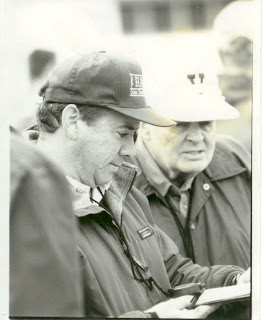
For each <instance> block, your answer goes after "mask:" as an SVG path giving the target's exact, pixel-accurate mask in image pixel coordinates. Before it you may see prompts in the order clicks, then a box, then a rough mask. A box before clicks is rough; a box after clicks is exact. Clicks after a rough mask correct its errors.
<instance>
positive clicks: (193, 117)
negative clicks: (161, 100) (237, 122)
mask: <svg viewBox="0 0 262 320" xmlns="http://www.w3.org/2000/svg"><path fill="white" fill-rule="evenodd" d="M185 102H186V101H183V102H181V103H179V102H176V105H177V106H179V108H175V107H174V105H170V106H169V107H168V105H167V104H165V116H166V117H168V118H169V119H173V120H174V121H181V122H201V121H213V120H229V119H235V118H238V117H239V112H238V110H237V109H236V108H234V107H232V106H231V105H230V104H228V103H227V102H226V101H222V102H221V101H220V103H218V104H215V105H210V102H209V101H205V102H204V101H194V102H193V103H188V104H186V103H185ZM213 103H215V102H214V101H213Z"/></svg>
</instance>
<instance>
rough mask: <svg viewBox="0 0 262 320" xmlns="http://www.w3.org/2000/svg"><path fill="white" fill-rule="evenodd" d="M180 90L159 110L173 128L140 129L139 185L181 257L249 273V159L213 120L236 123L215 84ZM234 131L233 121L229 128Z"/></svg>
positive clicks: (188, 81)
mask: <svg viewBox="0 0 262 320" xmlns="http://www.w3.org/2000/svg"><path fill="white" fill-rule="evenodd" d="M180 83H182V85H181V89H180V90H175V89H174V88H173V89H172V90H171V89H170V88H167V89H166V91H165V92H161V101H160V102H159V104H160V108H161V110H162V111H163V112H165V113H166V114H167V115H168V117H169V118H170V119H173V120H176V121H175V122H176V124H175V125H174V126H171V127H168V128H157V127H153V126H149V125H147V124H143V125H142V126H141V128H140V130H139V135H138V139H137V142H136V148H137V157H136V160H137V161H136V164H137V165H138V166H139V167H140V169H141V171H140V174H139V176H138V178H137V179H136V181H135V185H136V186H137V187H138V189H139V190H140V191H141V192H142V193H143V194H144V195H146V196H147V198H148V200H149V203H150V207H151V211H152V214H153V218H154V220H155V223H156V224H157V225H158V226H159V227H160V228H161V229H162V230H164V231H165V232H166V233H167V234H168V235H169V236H170V238H172V239H173V241H174V242H175V243H176V245H177V246H178V248H179V250H180V253H181V254H182V255H184V256H186V257H189V258H191V259H192V260H193V261H194V262H195V263H198V264H200V265H207V266H212V265H215V264H235V265H238V266H241V267H242V268H247V267H248V266H249V265H250V218H251V208H250V207H251V174H250V169H251V168H250V166H251V159H250V154H249V153H248V151H247V150H246V149H245V148H244V147H243V146H242V145H240V144H239V143H238V142H237V141H235V140H233V139H232V138H230V137H226V136H219V135H216V120H217V121H219V120H226V119H228V120H227V121H230V120H229V119H235V118H237V117H238V111H237V110H236V109H235V108H234V107H232V106H230V105H229V104H228V103H226V102H225V99H224V97H223V96H222V95H221V91H220V89H219V87H218V82H217V78H216V77H215V76H212V75H210V73H209V74H208V73H204V72H194V73H185V74H184V75H183V76H182V77H181V78H180ZM231 125H232V126H234V120H231Z"/></svg>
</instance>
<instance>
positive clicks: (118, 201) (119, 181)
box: [75, 162, 136, 226]
mask: <svg viewBox="0 0 262 320" xmlns="http://www.w3.org/2000/svg"><path fill="white" fill-rule="evenodd" d="M135 177H136V166H135V165H132V164H130V163H127V162H123V164H122V166H121V167H120V168H119V169H118V171H117V173H116V174H114V176H113V179H112V181H111V184H110V187H109V188H108V189H107V190H106V191H105V193H104V196H103V198H102V200H101V201H100V206H99V207H98V206H94V205H91V206H89V207H87V208H81V209H77V210H75V214H76V216H78V217H84V216H87V215H90V214H96V213H99V212H102V211H104V210H106V211H107V212H108V213H109V214H110V215H111V216H112V218H113V219H114V221H115V222H116V223H117V225H118V226H120V225H121V223H122V208H123V201H124V200H125V198H126V196H127V194H128V192H129V190H130V189H131V187H132V185H133V181H134V179H135Z"/></svg>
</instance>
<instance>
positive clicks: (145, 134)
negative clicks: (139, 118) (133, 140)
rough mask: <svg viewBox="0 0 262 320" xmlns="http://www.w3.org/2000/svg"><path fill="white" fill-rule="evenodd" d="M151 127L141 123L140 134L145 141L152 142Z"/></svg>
mask: <svg viewBox="0 0 262 320" xmlns="http://www.w3.org/2000/svg"><path fill="white" fill-rule="evenodd" d="M150 127H151V125H149V124H147V123H144V122H141V123H140V127H139V134H140V135H141V136H142V138H143V140H144V141H150V140H151V130H150Z"/></svg>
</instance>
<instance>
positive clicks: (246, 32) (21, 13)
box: [1, 0, 254, 149]
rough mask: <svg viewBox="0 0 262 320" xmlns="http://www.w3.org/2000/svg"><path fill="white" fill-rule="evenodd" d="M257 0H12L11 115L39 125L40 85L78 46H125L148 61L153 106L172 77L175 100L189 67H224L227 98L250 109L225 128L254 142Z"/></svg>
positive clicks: (7, 83)
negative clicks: (252, 123) (254, 43)
mask: <svg viewBox="0 0 262 320" xmlns="http://www.w3.org/2000/svg"><path fill="white" fill-rule="evenodd" d="M253 5H254V3H253V1H252V0H249V1H248V0H247V1H241V0H238V1H231V0H9V1H6V2H5V4H4V5H3V9H4V12H5V14H4V16H3V23H4V26H3V28H2V38H3V43H4V50H1V55H2V59H1V61H2V70H4V74H5V76H4V77H1V82H2V83H1V87H4V88H5V92H4V95H5V101H6V102H7V105H8V108H6V109H5V111H4V112H6V114H5V116H6V117H8V118H9V122H10V123H11V124H13V125H14V126H15V127H16V128H17V129H18V130H22V129H24V128H25V127H27V126H29V125H31V124H33V123H34V122H35V120H34V113H35V108H36V106H37V103H39V102H40V101H41V99H40V98H39V97H38V90H39V88H40V87H41V85H42V84H43V83H44V80H45V78H46V76H47V74H48V72H49V71H50V69H52V67H53V66H54V65H55V64H56V63H59V62H60V61H61V60H62V59H64V58H65V57H67V56H68V55H70V54H71V53H73V52H78V51H86V50H95V49H109V50H114V49H116V48H121V50H125V51H129V52H130V53H132V54H134V55H135V56H136V57H137V59H138V60H139V62H140V63H141V65H142V68H143V73H144V81H145V89H146V97H147V100H148V103H149V104H152V105H154V99H155V95H156V92H157V93H158V95H159V96H161V89H160V88H161V87H163V86H165V85H166V84H167V86H168V87H172V88H173V89H174V91H173V92H172V97H171V98H170V99H173V100H174V96H175V94H176V93H177V94H179V92H181V90H182V89H183V88H182V85H181V77H182V76H184V74H185V72H190V70H196V69H198V70H201V71H204V72H207V73H209V74H211V75H214V76H215V75H216V74H218V75H219V84H220V87H221V89H222V91H223V95H224V96H225V97H226V100H227V101H228V102H229V103H231V104H233V105H234V106H235V107H237V108H239V110H240V111H241V114H243V117H241V121H240V120H235V124H234V123H233V122H230V123H229V124H227V123H222V122H220V123H219V124H218V131H219V132H224V133H229V134H233V135H235V136H237V137H239V138H240V140H243V142H244V143H245V144H246V146H247V147H248V148H249V149H250V148H251V144H250V139H251V91H252V89H251V85H252V42H253V27H254V19H253V18H252V17H253V13H252V12H253V11H252V10H254V8H253ZM7 31H8V32H7ZM3 61H4V63H3ZM203 69H204V70H203ZM160 99H161V98H160ZM211 103H212V102H211ZM174 104H175V101H174ZM243 104H244V106H243ZM243 128H244V130H243Z"/></svg>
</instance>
